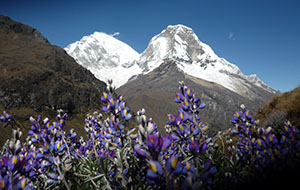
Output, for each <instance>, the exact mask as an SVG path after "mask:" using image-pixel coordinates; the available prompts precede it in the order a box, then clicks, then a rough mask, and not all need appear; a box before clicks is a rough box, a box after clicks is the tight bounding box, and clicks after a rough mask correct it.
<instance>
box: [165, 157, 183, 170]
mask: <svg viewBox="0 0 300 190" xmlns="http://www.w3.org/2000/svg"><path fill="white" fill-rule="evenodd" d="M166 168H167V170H168V171H169V172H171V173H174V174H175V175H179V174H181V172H182V169H183V165H182V163H181V162H180V161H179V160H178V157H176V156H172V157H171V158H169V159H168V160H167V163H166Z"/></svg>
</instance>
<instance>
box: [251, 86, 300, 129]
mask: <svg viewBox="0 0 300 190" xmlns="http://www.w3.org/2000/svg"><path fill="white" fill-rule="evenodd" d="M278 112H284V113H286V116H287V119H289V120H290V121H291V122H292V124H294V125H296V126H298V127H300V86H298V87H297V88H295V89H294V90H292V91H290V92H285V93H283V94H281V95H279V96H276V97H274V98H272V99H271V100H270V101H269V102H268V103H266V104H265V105H264V106H263V107H261V108H260V109H259V111H258V112H257V114H256V115H255V117H256V118H257V119H259V120H261V121H262V122H265V121H266V120H267V118H268V117H269V116H271V115H272V114H275V113H278Z"/></svg>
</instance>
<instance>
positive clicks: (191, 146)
mask: <svg viewBox="0 0 300 190" xmlns="http://www.w3.org/2000/svg"><path fill="white" fill-rule="evenodd" d="M199 149H200V146H199V144H198V143H197V142H196V141H192V142H191V143H190V144H189V150H190V151H191V152H192V153H197V152H199ZM202 149H203V146H202Z"/></svg>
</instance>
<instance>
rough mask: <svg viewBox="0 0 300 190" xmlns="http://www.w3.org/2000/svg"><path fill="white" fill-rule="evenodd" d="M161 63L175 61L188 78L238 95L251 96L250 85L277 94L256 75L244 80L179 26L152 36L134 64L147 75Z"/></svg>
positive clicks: (235, 68) (186, 29) (227, 63)
mask: <svg viewBox="0 0 300 190" xmlns="http://www.w3.org/2000/svg"><path fill="white" fill-rule="evenodd" d="M165 59H169V60H173V61H175V62H176V64H177V66H178V67H179V68H180V69H181V70H182V71H184V72H185V73H187V74H188V75H191V76H194V77H197V78H201V79H204V80H207V81H210V82H215V83H218V84H220V85H222V86H224V87H226V88H228V89H230V90H232V91H234V92H237V93H239V94H244V95H247V96H250V97H251V96H254V94H252V93H251V92H250V91H249V86H250V85H251V84H252V85H256V86H258V87H261V88H263V89H264V90H266V91H268V92H270V93H276V92H277V91H276V90H274V89H272V88H271V87H269V86H268V85H266V84H265V83H264V82H262V81H261V80H260V79H259V78H258V77H257V76H256V75H250V76H246V75H244V74H243V73H242V72H241V71H240V69H239V68H238V67H237V66H236V65H234V64H231V63H229V62H228V61H227V60H226V59H224V58H219V57H218V56H217V55H216V54H215V53H214V51H213V50H212V49H211V48H210V47H209V46H208V45H207V44H205V43H203V42H201V41H200V40H199V39H198V37H197V36H196V34H195V33H194V31H193V30H192V29H191V28H189V27H186V26H183V25H176V26H168V27H167V28H166V29H165V30H163V31H162V32H161V33H160V34H158V35H156V36H154V37H153V38H152V39H151V41H150V43H149V45H148V47H147V49H146V50H145V51H144V52H143V53H142V54H141V56H140V58H139V61H138V63H139V65H140V66H141V67H142V68H143V71H144V72H145V73H147V72H149V71H152V70H153V69H154V68H156V67H158V66H159V65H160V64H161V63H162V62H163V60H165Z"/></svg>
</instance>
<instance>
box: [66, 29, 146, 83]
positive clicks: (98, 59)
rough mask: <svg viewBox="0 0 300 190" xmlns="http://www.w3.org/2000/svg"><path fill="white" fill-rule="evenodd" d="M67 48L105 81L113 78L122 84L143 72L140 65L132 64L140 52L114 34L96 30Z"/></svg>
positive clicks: (75, 57) (70, 53)
mask: <svg viewBox="0 0 300 190" xmlns="http://www.w3.org/2000/svg"><path fill="white" fill-rule="evenodd" d="M65 50H66V51H67V53H68V54H69V55H70V56H72V57H73V58H74V59H75V60H76V62H77V63H79V64H80V65H82V66H83V67H85V68H87V69H88V70H90V71H91V72H92V73H93V74H94V75H95V77H96V78H98V79H99V80H102V81H104V82H107V81H108V80H109V79H113V81H114V84H115V85H116V86H121V85H122V84H124V83H125V82H126V81H127V80H128V79H129V78H130V77H131V76H132V75H137V74H140V73H141V72H142V69H141V68H140V67H139V66H138V65H135V64H132V61H133V60H135V59H137V58H138V57H139V54H138V53H137V52H136V51H135V50H134V49H132V48H131V47H130V46H129V45H127V44H125V43H123V42H121V41H120V40H118V39H116V38H115V37H113V35H108V34H105V33H102V32H95V33H94V34H92V35H89V36H84V37H83V38H82V39H81V40H79V41H77V42H75V43H72V44H70V45H68V46H67V47H66V48H65ZM129 70H130V72H128V71H129Z"/></svg>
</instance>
